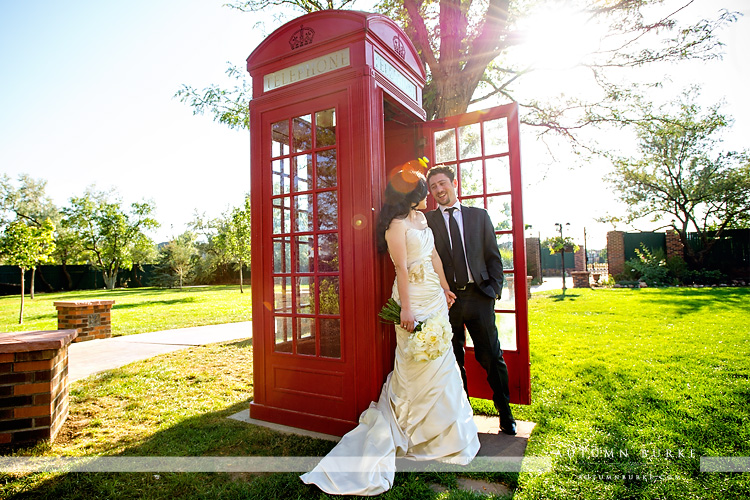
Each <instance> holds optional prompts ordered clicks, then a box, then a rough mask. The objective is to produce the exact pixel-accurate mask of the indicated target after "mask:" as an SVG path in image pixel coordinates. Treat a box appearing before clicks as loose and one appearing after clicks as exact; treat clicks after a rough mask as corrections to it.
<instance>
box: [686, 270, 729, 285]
mask: <svg viewBox="0 0 750 500" xmlns="http://www.w3.org/2000/svg"><path fill="white" fill-rule="evenodd" d="M682 282H683V283H684V284H686V285H720V284H722V283H726V282H727V276H726V275H725V274H724V273H722V272H721V271H719V270H718V269H712V270H707V269H699V270H690V271H685V272H684V273H683V276H682Z"/></svg>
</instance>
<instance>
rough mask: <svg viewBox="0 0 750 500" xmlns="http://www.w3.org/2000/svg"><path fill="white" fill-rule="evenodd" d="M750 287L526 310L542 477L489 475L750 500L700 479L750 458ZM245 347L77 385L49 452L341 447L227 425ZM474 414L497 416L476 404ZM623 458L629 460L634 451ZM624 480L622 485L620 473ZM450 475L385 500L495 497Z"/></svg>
mask: <svg viewBox="0 0 750 500" xmlns="http://www.w3.org/2000/svg"><path fill="white" fill-rule="evenodd" d="M748 318H750V289H747V288H744V289H738V288H732V289H729V288H717V289H708V288H704V289H675V288H673V289H644V290H631V289H622V290H578V289H573V290H569V293H567V294H566V295H565V296H562V295H560V294H559V292H547V293H540V294H535V295H534V298H533V299H532V300H531V301H530V330H531V331H530V340H531V349H532V352H531V361H532V366H531V373H532V404H531V405H530V406H515V407H514V412H515V414H516V418H519V419H524V420H532V421H534V422H536V423H537V426H536V428H535V430H534V433H533V434H532V437H531V439H530V440H529V445H528V449H527V455H528V456H538V457H550V458H551V459H552V470H551V471H549V472H546V473H543V474H532V473H522V474H520V475H516V474H486V475H484V477H485V478H489V479H493V480H500V481H504V482H506V483H508V484H510V486H511V487H513V488H515V496H514V498H518V499H538V498H561V499H567V498H588V499H598V498H633V499H636V498H638V499H640V498H654V499H657V498H658V499H661V498H679V499H703V498H748V497H750V474H749V473H743V474H739V473H734V474H729V473H701V472H700V471H699V457H701V456H741V457H747V456H750V404H748V401H750V381H749V380H748V376H749V375H750V361H748V353H749V352H750V326H749V322H748ZM251 352H252V345H251V342H249V341H244V342H234V343H229V344H219V345H211V346H204V347H199V348H192V349H189V350H186V351H181V352H177V353H172V354H167V355H163V356H159V357H157V358H154V359H152V360H149V361H144V362H138V363H134V364H131V365H128V366H126V367H123V368H121V369H118V370H113V371H111V372H107V373H106V374H103V375H99V376H93V377H90V378H88V379H85V380H82V381H79V382H76V383H74V384H73V385H72V392H71V398H72V399H71V413H70V417H69V419H68V422H67V423H66V425H65V426H64V427H63V430H62V431H61V435H60V437H59V439H58V441H57V442H55V443H53V444H51V445H40V446H38V447H37V448H36V449H34V450H31V451H30V452H29V451H27V453H32V454H34V455H42V456H57V455H86V454H107V455H111V454H126V455H136V456H160V455H161V456H176V455H190V456H250V455H252V456H309V455H322V454H324V453H325V452H326V451H327V450H328V449H330V447H331V446H332V444H331V443H329V442H325V441H318V440H314V439H309V438H302V437H290V436H285V435H281V434H277V433H274V432H272V431H269V430H267V429H264V428H258V427H253V426H250V425H247V424H242V423H240V422H235V421H233V420H230V419H227V418H226V417H227V416H228V415H231V414H232V413H234V412H237V411H240V410H241V409H244V408H246V407H247V404H248V402H249V401H250V400H251V398H252V373H251V372H252V364H251V360H252V356H251ZM473 404H474V406H475V408H477V409H478V410H486V408H487V405H486V404H484V402H481V401H477V400H475V401H473ZM626 455H627V456H626ZM623 476H625V477H624V478H623ZM428 482H439V483H442V484H444V485H447V486H453V485H455V484H456V483H455V476H454V475H452V474H440V475H436V474H435V475H426V474H403V473H402V474H397V484H396V486H395V487H394V488H393V489H392V490H391V491H389V492H388V493H386V494H384V495H383V496H382V497H380V498H385V499H433V498H440V499H444V498H449V499H462V500H463V499H470V498H471V499H475V498H486V497H483V496H480V495H474V494H470V493H467V492H462V491H459V490H450V491H449V492H448V493H442V494H437V493H434V492H433V491H432V490H431V489H430V488H429V487H428V485H427V483H428ZM5 497H17V498H95V497H98V498H134V497H137V498H153V499H157V498H159V499H161V498H164V499H166V498H177V497H179V498H194V499H199V498H201V499H202V498H253V499H255V498H257V499H265V498H328V497H327V496H325V495H322V494H320V493H319V492H318V490H317V489H316V488H314V487H309V486H306V485H303V484H302V483H301V482H300V481H299V480H298V479H297V475H296V474H224V473H215V474H201V473H190V474H187V473H182V474H176V473H163V474H158V476H156V475H154V474H153V473H132V474H130V473H128V474H125V473H123V474H104V473H97V474H94V473H88V474H31V475H26V476H5V477H2V476H0V498H5Z"/></svg>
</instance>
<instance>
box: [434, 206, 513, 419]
mask: <svg viewBox="0 0 750 500" xmlns="http://www.w3.org/2000/svg"><path fill="white" fill-rule="evenodd" d="M426 216H427V223H428V224H429V226H430V228H432V232H433V234H434V235H435V248H436V249H437V252H438V255H440V260H442V262H443V269H444V270H445V277H446V279H447V280H448V283H449V284H450V287H451V290H452V291H453V292H454V293H455V294H456V296H457V298H456V302H455V304H453V306H452V307H451V308H450V311H449V316H450V322H451V326H452V327H453V351H454V353H455V355H456V361H457V362H458V366H459V367H460V369H461V377H462V378H463V381H464V388H465V389H466V388H467V383H466V370H465V369H464V346H465V345H466V330H468V331H469V335H471V340H472V342H473V343H474V354H475V355H476V358H477V361H478V362H479V364H480V365H482V367H483V368H484V369H485V371H486V372H487V381H488V382H489V384H490V387H491V388H492V392H493V397H492V399H493V402H494V403H495V408H497V411H498V412H499V413H500V423H501V425H502V426H503V427H509V425H510V423H512V422H514V419H513V414H512V413H511V410H510V406H509V402H510V391H509V390H508V367H507V366H506V365H505V361H504V360H503V351H502V349H501V348H500V341H499V340H498V335H497V327H496V326H495V311H494V305H495V297H497V296H499V295H500V292H501V291H502V288H503V264H502V260H501V258H500V251H499V250H498V248H497V240H496V239H495V231H494V228H493V226H492V221H491V220H490V216H489V214H488V213H487V211H486V210H484V209H482V208H476V207H467V206H465V205H461V218H462V219H463V235H464V248H465V249H466V260H467V262H468V265H469V271H470V272H471V276H472V277H473V279H474V283H473V284H469V285H468V286H467V287H466V288H465V289H464V290H457V289H456V285H455V282H454V278H453V276H454V274H453V258H452V254H451V243H450V236H449V234H448V230H447V228H446V226H445V219H444V218H443V213H442V212H441V210H440V209H436V210H432V211H430V212H428V213H427V214H426ZM464 327H466V330H465V329H464ZM467 393H468V390H467Z"/></svg>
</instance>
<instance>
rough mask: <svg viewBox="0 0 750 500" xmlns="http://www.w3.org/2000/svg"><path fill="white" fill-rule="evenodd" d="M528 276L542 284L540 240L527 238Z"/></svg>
mask: <svg viewBox="0 0 750 500" xmlns="http://www.w3.org/2000/svg"><path fill="white" fill-rule="evenodd" d="M526 274H528V275H529V276H531V277H532V279H535V280H536V281H537V282H538V283H541V282H542V256H541V255H540V254H539V238H536V237H532V238H526Z"/></svg>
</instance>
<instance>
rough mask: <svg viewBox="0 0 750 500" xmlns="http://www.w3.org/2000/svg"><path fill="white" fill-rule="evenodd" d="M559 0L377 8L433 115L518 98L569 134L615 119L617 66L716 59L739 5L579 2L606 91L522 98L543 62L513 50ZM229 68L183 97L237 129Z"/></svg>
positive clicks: (245, 7) (620, 87)
mask: <svg viewBox="0 0 750 500" xmlns="http://www.w3.org/2000/svg"><path fill="white" fill-rule="evenodd" d="M554 3H555V2H548V1H531V2H529V1H525V0H513V1H506V2H486V1H480V0H465V1H463V2H454V3H453V4H450V5H451V6H450V7H449V6H448V5H449V4H445V3H440V4H438V3H437V2H414V1H411V0H408V1H403V0H380V1H379V2H378V3H377V5H375V7H374V10H376V11H378V12H380V13H382V14H385V15H386V16H388V17H390V18H391V19H393V20H394V21H395V22H396V23H398V24H399V25H400V26H401V27H402V28H403V29H404V31H405V33H406V35H407V36H408V37H409V38H410V40H411V41H412V43H413V44H414V47H415V48H416V50H417V53H418V54H419V58H420V62H421V63H422V64H423V65H424V66H425V68H426V70H427V81H426V86H425V88H424V91H423V102H422V106H423V108H424V109H425V110H426V112H427V116H428V118H430V119H432V118H443V117H447V116H450V115H454V114H458V113H463V112H465V111H466V110H467V109H468V107H469V105H470V104H476V103H480V102H482V101H485V102H488V103H492V102H496V101H497V100H498V99H500V100H502V101H505V102H507V101H512V100H515V101H521V102H526V105H525V106H524V111H525V116H523V117H522V120H523V121H524V122H525V123H530V124H532V125H534V126H537V127H539V130H543V131H545V132H552V133H558V134H560V135H561V136H562V137H566V138H572V139H575V138H576V136H575V134H576V133H577V131H578V130H579V129H580V128H581V127H583V126H585V125H587V124H600V123H602V122H606V121H610V120H612V118H611V117H610V116H608V115H609V114H610V112H611V111H612V110H613V109H614V110H618V109H619V108H620V107H621V103H622V100H623V95H625V94H627V93H629V92H631V88H630V86H629V84H623V83H622V82H621V79H620V78H619V77H620V75H621V73H618V72H616V71H613V69H617V68H633V67H641V66H644V65H648V64H650V63H653V62H675V61H680V60H685V59H703V60H707V59H712V58H716V57H718V52H719V49H720V45H721V44H720V43H719V41H718V39H717V36H716V33H717V32H718V30H719V29H720V28H722V27H723V26H725V25H727V24H729V23H731V22H733V21H735V20H736V18H737V13H732V12H728V11H722V12H721V13H720V14H719V15H718V17H717V18H716V19H713V20H700V21H698V22H696V23H695V24H693V25H684V26H681V25H679V24H678V23H677V22H676V20H675V18H676V16H677V13H678V12H680V11H681V10H682V9H675V10H674V13H672V14H669V15H667V16H660V15H659V14H657V13H656V11H657V9H654V8H653V7H654V6H657V5H658V4H660V3H661V1H660V0H644V1H637V2H636V1H623V2H612V3H608V4H607V5H606V6H603V5H602V4H601V2H599V1H597V0H586V1H584V2H580V3H578V4H576V6H575V9H576V11H578V12H581V13H584V14H585V16H586V17H587V18H588V21H589V22H590V23H592V24H597V23H602V24H604V25H605V26H607V27H608V28H609V29H608V30H607V31H608V35H607V36H606V38H605V39H604V40H602V41H599V42H598V43H597V42H594V44H595V45H596V46H597V47H598V50H591V51H588V52H587V53H586V54H585V55H583V56H582V58H583V59H582V60H581V61H580V63H579V64H580V66H581V67H585V68H589V69H591V70H592V71H591V75H592V79H591V83H592V84H595V85H599V86H600V87H601V89H602V92H600V93H596V95H597V97H596V98H592V99H590V100H588V101H586V100H583V99H573V98H565V97H563V98H560V96H555V98H554V99H551V100H550V101H549V102H542V101H540V100H531V101H529V100H528V99H523V98H522V97H519V96H518V91H519V88H520V85H522V82H523V80H524V77H525V75H527V74H529V73H532V72H533V71H535V70H536V69H538V68H536V67H535V65H536V64H537V62H536V61H529V60H528V59H527V58H519V57H518V56H517V55H516V54H515V53H514V52H515V50H516V49H517V47H518V46H519V45H520V44H522V43H523V42H524V41H525V38H528V36H529V34H528V32H527V29H528V28H527V27H525V25H528V24H529V21H528V20H529V18H532V17H533V16H536V15H539V14H541V13H544V12H546V11H548V10H550V8H552V7H553V6H554V5H553V4H554ZM557 3H560V2H557ZM229 6H230V7H233V8H235V9H238V10H241V11H245V12H253V13H255V12H269V13H272V14H273V15H274V20H276V21H278V22H279V24H281V23H282V22H284V21H288V20H289V18H290V17H291V16H292V15H296V14H298V13H300V12H305V13H307V12H315V11H319V10H323V9H346V8H350V7H353V6H354V2H353V1H351V0H339V1H334V0H327V1H324V2H321V1H317V0H235V1H234V2H233V3H232V4H230V5H229ZM657 16H658V17H657ZM656 27H658V30H657V29H656ZM644 35H649V36H648V37H645V36H644ZM613 40H616V41H617V42H616V44H617V45H614V44H613V42H612V41H613ZM644 40H650V41H651V42H650V43H644ZM635 42H637V43H635ZM550 43H555V41H550ZM227 74H228V76H229V77H230V78H232V79H235V80H238V82H237V83H235V84H234V85H233V86H228V87H227V88H222V86H219V85H210V86H208V87H206V88H204V89H202V90H201V89H196V88H193V87H191V86H189V85H183V86H182V88H181V89H180V90H179V91H177V93H176V97H178V98H179V99H180V100H181V101H182V102H184V103H186V104H188V105H189V106H191V107H192V108H193V112H194V113H195V114H202V113H209V114H211V115H213V117H214V120H216V121H218V122H219V123H223V124H225V125H227V126H229V127H231V128H240V127H245V128H247V127H248V121H247V110H248V106H247V103H248V102H249V101H250V99H251V98H252V95H251V90H250V85H249V84H248V82H249V77H248V76H247V75H246V74H244V70H241V69H239V68H237V67H234V66H231V67H230V68H229V69H228V70H227ZM612 76H614V78H612ZM600 96H601V97H602V98H600ZM488 105H489V104H488ZM545 132H541V133H545Z"/></svg>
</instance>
